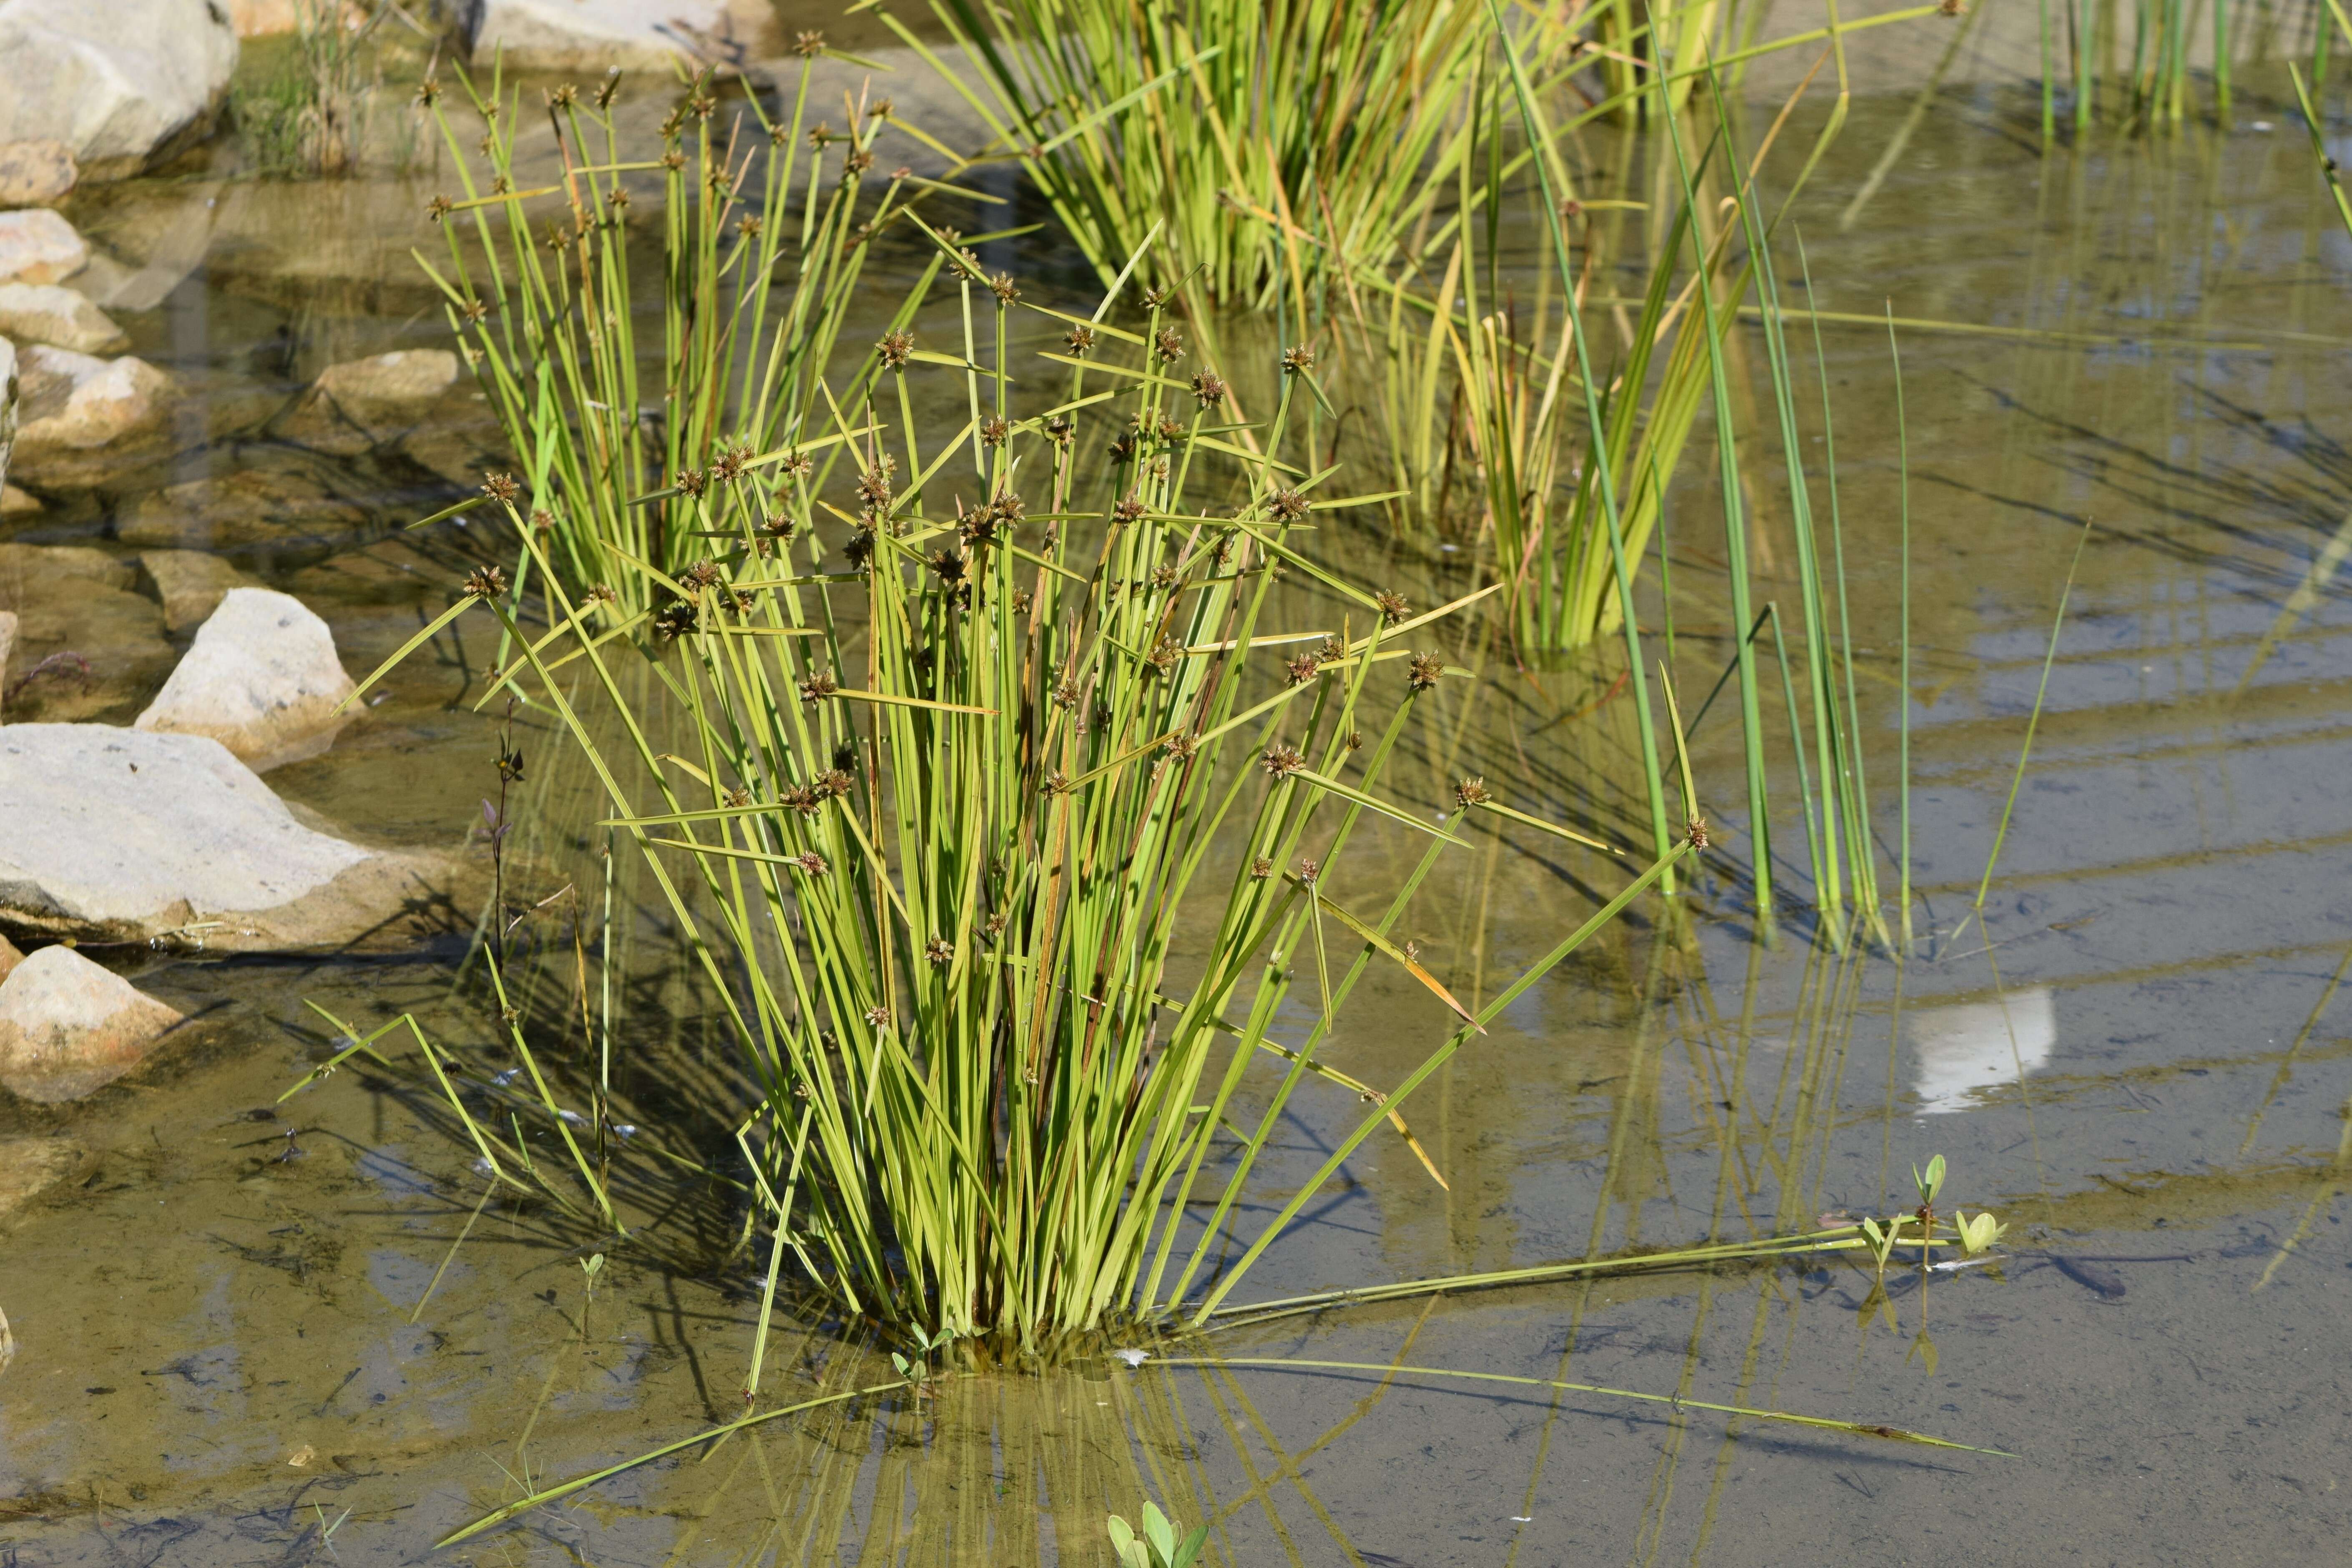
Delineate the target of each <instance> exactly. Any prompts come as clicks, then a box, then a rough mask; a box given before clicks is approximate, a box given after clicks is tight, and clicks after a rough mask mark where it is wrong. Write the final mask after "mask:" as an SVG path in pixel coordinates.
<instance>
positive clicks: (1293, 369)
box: [1282, 347, 1315, 375]
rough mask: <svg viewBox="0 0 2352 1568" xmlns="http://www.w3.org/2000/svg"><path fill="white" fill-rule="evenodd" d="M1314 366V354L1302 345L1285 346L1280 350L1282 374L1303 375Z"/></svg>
mask: <svg viewBox="0 0 2352 1568" xmlns="http://www.w3.org/2000/svg"><path fill="white" fill-rule="evenodd" d="M1314 368H1315V355H1314V353H1313V351H1311V350H1309V349H1307V348H1304V347H1300V348H1287V349H1285V350H1283V351H1282V374H1285V375H1304V374H1307V372H1308V371H1310V370H1313V369H1314Z"/></svg>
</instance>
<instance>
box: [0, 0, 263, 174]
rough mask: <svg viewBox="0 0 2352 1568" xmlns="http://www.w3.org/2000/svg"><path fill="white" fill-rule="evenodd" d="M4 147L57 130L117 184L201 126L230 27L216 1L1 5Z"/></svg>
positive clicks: (85, 163)
mask: <svg viewBox="0 0 2352 1568" xmlns="http://www.w3.org/2000/svg"><path fill="white" fill-rule="evenodd" d="M0 59H5V60H6V61H7V62H8V67H7V74H8V88H9V90H8V91H7V92H6V93H5V94H0V142H16V141H25V140H30V139H32V138H36V137H42V138H47V137H55V138H57V139H58V140H60V141H62V142H65V143H66V144H67V145H68V147H70V148H71V149H72V150H73V153H74V156H75V158H76V159H77V160H79V163H80V165H81V169H82V172H83V173H84V174H88V175H90V176H92V177H94V178H99V179H115V178H120V177H121V176H123V175H126V174H136V173H137V172H138V171H139V170H141V169H142V168H145V167H146V166H147V164H148V163H150V162H151V161H152V160H153V159H154V158H155V157H157V156H158V155H159V154H163V153H169V152H171V151H173V149H174V148H175V147H177V146H178V145H180V144H182V143H183V142H185V141H186V140H187V139H188V138H189V137H191V136H193V135H196V134H200V133H201V132H204V131H205V130H206V129H208V128H209V125H210V122H211V121H212V119H213V117H214V114H215V110H217V108H218V107H219V104H220V100H221V98H222V95H223V94H224V93H226V90H227V89H228V79H229V74H230V72H232V71H233V70H235V69H236V28H235V27H234V26H232V25H231V23H230V20H229V15H228V12H227V10H226V8H225V7H223V6H222V5H219V4H217V0H0Z"/></svg>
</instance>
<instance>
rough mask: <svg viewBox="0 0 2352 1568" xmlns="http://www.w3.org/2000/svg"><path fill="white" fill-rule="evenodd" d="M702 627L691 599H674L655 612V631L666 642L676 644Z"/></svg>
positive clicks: (699, 616) (700, 618) (700, 619)
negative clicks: (678, 640)
mask: <svg viewBox="0 0 2352 1568" xmlns="http://www.w3.org/2000/svg"><path fill="white" fill-rule="evenodd" d="M701 625H702V617H701V615H700V614H699V612H698V611H697V610H696V609H695V607H694V601H693V600H691V599H672V600H671V601H670V602H669V603H668V604H667V605H663V606H662V607H661V608H660V609H658V610H656V611H655V612H654V630H655V631H656V633H658V634H659V635H660V637H661V638H662V640H663V641H664V642H676V641H677V639H678V638H680V637H685V636H686V635H687V634H688V633H689V632H692V631H694V630H695V629H697V628H698V627H699V626H701Z"/></svg>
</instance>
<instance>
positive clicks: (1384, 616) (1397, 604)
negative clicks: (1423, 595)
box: [1372, 594, 1412, 626]
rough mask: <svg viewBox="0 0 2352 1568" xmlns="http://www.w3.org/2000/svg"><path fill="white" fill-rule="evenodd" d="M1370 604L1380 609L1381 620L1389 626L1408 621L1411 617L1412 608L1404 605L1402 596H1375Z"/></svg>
mask: <svg viewBox="0 0 2352 1568" xmlns="http://www.w3.org/2000/svg"><path fill="white" fill-rule="evenodd" d="M1372 603H1373V604H1375V605H1379V606H1380V607H1381V620H1383V621H1385V622H1387V623H1388V624H1389V625H1390V626H1395V625H1396V624H1397V623H1398V622H1400V621H1403V620H1408V619H1410V618H1411V617H1412V605H1408V604H1406V603H1405V600H1404V595H1402V594H1375V595H1372Z"/></svg>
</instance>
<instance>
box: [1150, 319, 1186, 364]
mask: <svg viewBox="0 0 2352 1568" xmlns="http://www.w3.org/2000/svg"><path fill="white" fill-rule="evenodd" d="M1151 352H1152V353H1155V354H1158V355H1159V356H1160V363H1162V364H1174V363H1176V362H1177V361H1178V360H1180V359H1182V358H1183V357H1184V340H1183V339H1182V338H1181V337H1178V336H1177V335H1176V329H1175V328H1173V327H1162V328H1160V332H1159V335H1158V336H1156V337H1154V338H1153V339H1152V340H1151Z"/></svg>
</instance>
